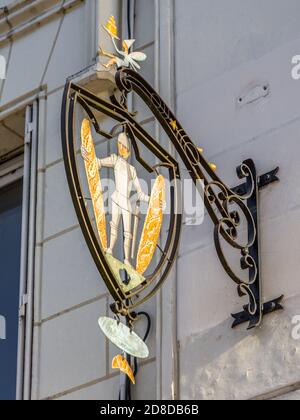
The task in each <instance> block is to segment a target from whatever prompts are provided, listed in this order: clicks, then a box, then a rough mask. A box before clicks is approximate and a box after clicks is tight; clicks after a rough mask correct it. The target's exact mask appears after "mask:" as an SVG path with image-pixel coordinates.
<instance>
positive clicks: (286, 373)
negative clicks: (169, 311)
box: [180, 297, 300, 400]
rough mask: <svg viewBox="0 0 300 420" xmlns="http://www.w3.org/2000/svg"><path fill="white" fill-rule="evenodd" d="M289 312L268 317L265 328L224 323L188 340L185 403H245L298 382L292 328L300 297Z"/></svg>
mask: <svg viewBox="0 0 300 420" xmlns="http://www.w3.org/2000/svg"><path fill="white" fill-rule="evenodd" d="M284 304H285V308H286V310H285V311H281V312H278V313H276V314H272V315H269V316H266V317H265V318H264V323H263V325H262V327H261V328H258V329H254V330H252V331H250V332H249V331H246V330H245V329H244V327H239V328H237V329H235V330H231V329H230V325H231V320H226V321H224V322H223V323H221V324H219V325H218V326H216V327H215V328H212V329H210V330H208V331H206V332H204V333H203V334H200V335H197V336H196V335H194V336H191V337H189V338H188V339H187V340H185V341H184V342H183V343H181V348H180V382H181V398H182V399H195V400H206V399H207V400H217V399H221V400H224V399H226V400H240V399H242V400H244V399H251V398H254V397H256V396H259V395H262V394H264V393H266V392H269V391H270V389H275V390H276V389H278V388H281V387H283V386H286V385H287V384H290V383H292V382H293V380H294V381H295V382H296V381H297V380H299V374H297V369H295V367H296V366H299V365H300V340H295V339H294V338H293V334H292V332H293V328H294V327H295V326H294V325H293V323H292V320H293V317H294V316H295V313H297V308H298V312H299V304H300V298H299V297H298V298H292V299H289V300H288V301H285V303H284Z"/></svg>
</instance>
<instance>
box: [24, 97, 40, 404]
mask: <svg viewBox="0 0 300 420" xmlns="http://www.w3.org/2000/svg"><path fill="white" fill-rule="evenodd" d="M37 121H38V103H37V101H35V102H34V104H33V105H32V119H31V124H32V129H33V131H32V136H31V167H30V210H29V226H28V228H29V229H28V270H27V288H26V289H27V290H26V294H27V296H28V298H27V311H26V341H25V364H24V392H23V399H24V400H30V399H31V371H32V338H33V299H34V268H35V267H34V266H35V261H34V260H35V239H36V238H35V234H36V181H37V147H38V145H37Z"/></svg>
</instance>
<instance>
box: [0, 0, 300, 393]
mask: <svg viewBox="0 0 300 420" xmlns="http://www.w3.org/2000/svg"><path fill="white" fill-rule="evenodd" d="M0 7H1V9H0V55H1V60H0V66H1V69H0V75H1V80H0V233H1V237H0V250H1V255H0V261H1V266H2V267H4V269H3V272H2V273H1V283H0V288H1V289H0V355H1V360H0V366H1V370H2V372H3V371H4V375H3V374H1V377H0V398H2V399H5V398H11V399H14V398H15V397H16V396H17V398H18V399H32V400H39V399H42V400H45V399H50V400H60V399H61V400H63V399H67V400H69V399H74V400H76V399H100V400H109V399H112V400H115V399H118V395H119V388H120V377H119V374H118V373H117V372H115V371H114V370H112V369H111V366H110V363H111V359H112V357H113V356H114V355H115V354H117V352H118V351H117V349H116V348H115V347H114V346H113V345H112V344H110V343H109V342H108V341H107V340H106V339H105V338H104V336H103V335H102V334H101V332H100V330H99V327H98V325H97V319H98V318H99V316H100V315H105V314H107V315H108V314H109V313H110V309H109V305H110V303H111V298H110V295H109V293H108V291H107V289H106V286H105V284H104V283H103V282H102V281H101V278H100V276H99V273H98V270H97V269H96V266H95V264H94V262H93V259H92V257H91V255H90V253H89V251H88V248H87V246H86V242H85V240H84V237H83V235H82V232H81V229H80V226H79V223H78V219H77V217H76V214H75V211H74V207H73V204H72V200H71V196H70V192H69V187H68V183H67V178H66V173H65V168H64V162H63V151H62V146H61V127H60V124H61V103H62V95H63V90H64V86H65V83H66V80H67V79H68V80H73V81H75V82H76V83H78V84H81V85H82V86H84V87H86V88H87V89H89V90H91V91H92V92H93V93H95V94H96V95H104V96H107V95H108V93H109V92H111V90H112V89H113V88H114V78H113V75H112V72H111V71H108V70H105V68H104V67H103V66H102V64H103V61H102V60H103V59H102V58H101V57H99V55H98V48H99V45H100V44H101V45H103V46H104V47H105V48H107V49H109V48H111V46H110V44H109V43H108V41H107V39H106V38H105V37H104V36H103V31H102V32H101V25H103V24H104V23H105V22H106V21H107V19H108V17H109V16H110V15H114V16H115V18H116V21H117V23H118V27H119V29H120V32H121V34H122V37H123V38H127V37H129V38H130V36H129V35H130V33H129V32H131V35H133V37H134V38H135V39H136V50H138V51H143V52H145V53H146V54H147V57H148V59H147V61H146V62H145V63H144V64H143V66H142V69H141V72H140V73H141V75H142V76H143V77H144V78H145V79H146V80H148V82H149V83H150V84H151V85H152V86H154V88H155V89H156V90H157V91H158V92H159V94H160V95H161V96H162V97H163V98H164V100H165V101H166V102H167V103H168V105H169V106H170V108H171V109H173V110H174V112H175V114H176V115H177V117H178V119H179V120H180V121H181V123H182V125H183V126H184V127H185V130H186V131H187V132H188V133H189V134H190V136H191V138H192V139H193V141H194V142H195V143H196V144H197V145H198V146H199V147H201V148H204V153H205V156H206V157H207V158H208V159H209V161H210V162H214V163H215V164H216V165H217V167H218V173H219V174H220V176H221V177H222V179H223V180H224V181H226V183H227V184H228V185H230V186H235V185H237V184H238V180H237V178H236V172H235V168H236V167H237V166H238V165H240V164H241V162H242V161H243V160H245V159H247V158H252V159H253V160H254V161H255V163H256V165H257V170H258V172H259V174H263V173H265V172H268V171H270V170H272V169H274V168H275V167H278V166H279V167H280V175H279V177H280V182H278V183H275V184H272V185H269V186H268V187H266V188H265V189H263V190H262V191H261V192H260V208H259V211H260V232H261V244H260V245H261V277H262V279H263V296H264V301H268V300H270V299H274V298H276V297H278V296H280V295H284V300H283V306H284V311H278V312H275V313H273V314H270V315H268V316H265V317H264V318H263V323H262V325H261V326H260V327H259V328H257V329H254V330H251V331H246V327H245V325H243V326H239V327H238V328H236V329H231V324H232V318H231V313H235V312H239V311H240V310H241V307H242V305H243V304H246V301H245V302H243V300H242V299H241V298H240V297H239V296H238V295H237V293H236V287H235V286H234V283H233V282H232V281H230V279H229V277H228V276H227V274H226V273H225V272H224V270H223V269H222V266H221V264H220V262H219V260H218V258H217V255H216V250H215V245H214V241H213V225H212V222H211V220H210V218H209V217H208V216H207V215H206V217H205V218H204V223H201V224H200V225H198V224H195V225H191V224H189V223H184V225H183V232H182V237H181V243H180V251H179V254H178V257H177V260H176V264H174V267H173V270H172V273H171V275H170V277H169V279H168V280H167V282H166V283H165V285H164V286H163V288H162V289H161V290H160V291H159V292H158V293H157V294H156V295H155V296H154V297H153V298H152V299H151V300H149V301H148V302H147V303H145V304H144V305H143V307H142V308H141V309H142V310H145V311H147V312H148V313H149V315H150V317H151V321H152V324H151V331H150V336H149V339H148V346H149V349H150V356H149V358H148V359H147V360H145V361H143V362H141V363H140V365H139V371H138V374H137V378H136V381H137V385H136V386H135V387H134V388H133V390H132V393H133V395H132V397H133V399H152V400H156V399H158V400H160V399H164V400H171V399H195V400H202V399H204V400H205V399H233V400H239V399H242V400H245V399H299V398H300V373H299V369H298V367H299V364H300V333H299V323H300V281H299V279H298V275H299V271H300V258H299V256H300V245H299V244H300V242H299V239H298V236H299V233H300V210H299V209H300V187H299V185H298V178H297V173H299V172H300V165H299V162H298V151H299V136H300V114H299V109H300V107H299V97H300V95H299V93H300V80H298V79H299V74H298V63H299V62H300V58H299V55H300V42H299V40H300V29H299V24H298V20H299V19H298V17H299V15H300V4H299V2H298V1H297V0H290V1H289V2H284V1H282V0H263V1H258V0H251V1H250V0H247V1H243V2H241V1H239V0H228V1H227V2H222V1H221V0H214V1H211V0H210V1H208V0H203V1H198V0H188V2H186V1H183V0H161V1H160V0H135V1H134V0H131V1H129V2H127V1H125V0H123V1H121V0H64V1H62V0H18V1H12V2H8V1H7V0H6V1H5V0H4V1H2V2H1V1H0ZM129 28H130V30H129ZM132 107H133V109H134V110H137V111H138V119H139V122H140V123H141V124H142V125H143V127H144V128H145V129H146V130H147V131H148V132H150V133H151V134H152V135H153V136H155V137H156V138H161V139H162V140H161V141H162V142H163V141H164V140H163V135H162V133H161V129H160V127H159V125H158V123H157V121H156V120H155V118H154V117H153V115H152V114H151V113H150V112H149V111H148V110H147V109H146V107H145V106H144V105H143V104H142V102H141V101H140V100H139V99H138V98H137V97H136V96H133V97H132ZM103 123H104V124H105V121H104V122H103ZM97 150H98V153H99V154H100V155H102V154H103V156H106V154H107V153H108V152H109V150H107V149H105V148H104V147H103V145H102V144H101V143H99V144H98V145H97ZM170 153H175V152H174V150H173V149H172V148H170ZM185 176H186V177H188V174H185ZM2 288H3V290H2ZM137 328H138V331H139V332H140V334H141V335H143V331H144V330H145V325H144V323H143V321H140V322H139V325H138V327H137ZM8 355H9V356H8ZM15 389H17V394H16V393H15Z"/></svg>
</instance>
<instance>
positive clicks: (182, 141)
mask: <svg viewBox="0 0 300 420" xmlns="http://www.w3.org/2000/svg"><path fill="white" fill-rule="evenodd" d="M105 30H106V32H107V33H108V34H109V36H110V38H111V41H112V45H113V47H114V48H115V53H110V52H106V51H104V50H103V49H100V54H101V55H102V56H104V57H107V59H108V61H107V64H105V66H106V67H107V68H114V67H115V68H116V72H115V82H116V87H117V88H116V90H115V93H114V94H113V96H111V98H110V100H105V99H103V98H101V97H98V96H96V95H95V94H93V93H92V92H90V91H88V90H87V89H85V88H83V87H82V86H79V85H77V84H75V83H72V82H67V84H66V87H65V91H64V97H63V107H62V146H63V152H64V161H65V168H66V173H67V178H68V183H69V187H70V192H71V195H72V199H73V203H74V207H75V210H76V213H77V217H78V220H79V223H80V226H81V229H82V232H83V234H84V237H85V239H86V243H87V246H88V248H89V250H90V252H91V254H92V256H93V259H94V261H95V264H96V266H97V268H98V270H99V274H100V276H101V278H102V279H103V281H104V282H105V284H106V286H107V288H108V290H109V292H110V294H111V297H112V299H113V301H114V303H113V304H112V305H111V309H112V311H113V313H114V314H115V319H110V318H105V317H104V318H103V317H102V318H100V320H99V325H100V327H101V329H102V330H103V331H104V333H105V334H106V335H107V336H108V337H109V338H110V339H111V340H112V341H113V342H114V343H115V344H116V345H117V346H118V347H120V348H121V349H122V350H124V351H125V352H126V353H128V354H131V355H133V356H135V357H141V358H143V357H147V356H148V349H147V347H146V345H145V343H144V342H143V341H142V340H141V339H139V337H138V336H137V335H136V334H135V333H134V332H133V327H134V322H135V320H136V319H137V308H138V307H139V306H140V305H141V304H143V303H144V302H146V301H147V300H148V299H150V298H151V297H152V296H154V295H155V293H156V292H157V291H158V290H159V289H160V288H161V286H162V285H163V283H164V281H165V280H166V278H167V277H168V274H169V273H170V270H171V268H172V266H173V264H174V262H175V259H176V255H177V251H178V247H179V243H180V231H181V226H182V214H181V183H180V179H181V163H179V160H180V161H181V162H182V163H183V165H184V167H185V170H187V172H188V174H189V176H190V177H191V179H192V180H193V183H194V184H195V186H196V187H197V188H198V186H199V185H200V183H199V181H201V185H203V189H202V191H201V194H202V196H203V200H204V205H205V207H206V210H207V213H208V215H209V217H210V219H211V220H212V222H213V225H214V235H213V237H214V242H215V246H216V251H217V256H218V258H219V260H220V262H221V264H222V266H223V268H224V269H225V271H226V273H227V274H228V275H229V277H230V278H231V279H232V280H233V281H234V283H235V284H236V286H237V290H238V294H239V296H241V297H242V296H246V297H248V304H247V305H245V306H244V308H243V310H242V311H241V312H240V313H238V314H234V315H233V318H234V323H233V327H235V326H237V325H239V324H241V323H244V322H248V325H249V328H254V327H257V326H259V325H260V323H261V321H262V317H263V315H265V314H267V313H270V312H273V311H276V310H279V309H282V306H281V305H280V301H281V299H282V297H280V298H278V299H274V300H272V301H270V302H267V303H264V302H263V300H262V282H261V272H260V249H259V213H258V200H259V190H260V189H262V188H264V187H266V186H267V185H268V184H270V183H273V182H275V181H278V178H277V173H278V168H276V169H274V170H273V171H271V172H269V173H266V174H264V175H262V176H258V175H257V173H256V168H255V164H254V162H253V161H252V160H251V159H247V160H245V161H244V162H242V164H241V165H240V166H239V167H238V169H237V175H238V178H239V179H240V180H241V182H240V185H238V186H237V187H234V188H230V187H228V186H227V185H226V184H225V183H224V182H223V181H222V179H221V178H220V177H219V176H218V174H217V168H216V166H215V165H214V164H212V163H210V162H208V161H207V160H206V159H205V157H204V155H203V150H202V149H201V148H199V147H198V146H196V145H195V144H194V143H193V142H192V140H191V139H190V137H189V136H188V135H187V133H186V132H185V130H184V129H183V127H182V125H181V124H180V122H179V121H178V119H177V118H176V116H175V115H174V114H173V113H172V111H171V110H170V109H169V107H168V106H167V105H166V103H165V102H164V101H163V100H162V98H161V97H160V96H159V94H158V93H157V92H156V91H155V90H154V89H153V88H152V87H151V86H150V85H149V83H148V82H147V81H146V80H145V79H143V78H142V77H141V75H139V74H138V72H137V70H139V68H140V64H141V62H142V61H144V60H145V59H146V56H145V54H143V53H139V52H133V53H131V52H130V48H131V47H132V45H133V42H134V40H125V41H123V42H122V49H119V48H118V46H117V42H118V35H117V28H116V25H115V20H114V18H113V17H111V18H110V19H109V21H108V23H107V25H106V26H105ZM132 92H133V93H134V94H135V95H136V96H137V97H139V98H140V99H141V100H142V101H143V102H144V104H145V105H146V106H147V107H148V109H149V111H150V112H151V113H152V114H153V116H154V118H155V119H156V121H157V122H158V123H159V124H160V127H161V129H162V130H163V131H164V132H165V134H166V136H167V138H168V140H169V142H170V143H171V144H172V145H173V147H174V149H175V150H176V152H177V153H176V155H175V153H174V154H171V153H170V152H169V150H170V149H171V148H170V147H168V145H167V146H163V144H162V142H161V141H160V139H158V138H154V137H153V135H152V134H150V133H149V132H148V131H147V130H146V129H145V126H143V125H141V124H140V123H139V122H138V118H137V115H136V113H135V112H133V111H132V110H130V109H129V107H128V95H129V94H130V93H132ZM177 156H178V157H177ZM140 173H143V174H144V175H145V176H146V175H147V177H148V181H149V180H150V181H152V183H151V185H152V188H151V190H150V191H148V192H147V191H146V189H145V188H144V186H143V185H142V184H141V178H140ZM107 174H110V178H111V175H113V181H114V187H113V188H112V189H110V188H108V189H107V188H106V186H105V185H106V181H105V182H104V177H105V176H106V175H107ZM144 175H143V176H144ZM104 184H105V185H104ZM166 185H168V188H167V187H166ZM132 192H134V193H135V197H136V200H135V201H134V202H132ZM107 206H109V211H108V210H107ZM142 207H144V212H142V211H141V209H142ZM166 207H168V209H169V211H168V214H167V215H166V214H165V209H166ZM163 233H165V234H163ZM162 238H163V240H162ZM228 247H229V248H230V249H231V250H232V251H234V252H235V253H236V254H237V256H238V257H239V264H240V265H239V267H238V268H237V270H235V269H234V268H233V267H232V265H231V263H230V262H229V261H231V260H232V259H230V260H228V258H227V257H226V256H225V255H226V252H225V248H228ZM202 270H205V267H203V268H202ZM186 281H187V282H188V278H186ZM199 281H201V279H199ZM121 317H124V318H125V319H126V324H127V325H124V324H122V323H120V319H121ZM114 363H115V365H119V364H122V360H119V359H118V360H115V361H114ZM123 368H124V369H125V370H126V366H124V367H123Z"/></svg>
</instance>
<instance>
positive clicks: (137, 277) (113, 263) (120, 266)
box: [106, 254, 146, 293]
mask: <svg viewBox="0 0 300 420" xmlns="http://www.w3.org/2000/svg"><path fill="white" fill-rule="evenodd" d="M106 258H107V261H108V263H109V265H110V267H111V269H112V272H113V273H114V276H115V277H116V279H117V281H118V283H119V285H120V287H121V288H122V290H123V292H124V293H128V292H130V291H131V290H133V289H135V288H136V287H138V286H140V285H141V284H142V283H144V282H145V280H146V279H145V277H144V276H143V275H142V274H140V273H138V272H137V271H136V270H135V269H134V268H133V267H132V266H129V265H125V264H124V263H122V262H121V261H119V260H118V259H117V258H115V257H113V256H112V255H110V254H106ZM122 270H125V271H126V272H127V274H128V276H129V278H130V281H129V283H128V285H126V284H124V282H123V281H122V278H121V274H120V271H122Z"/></svg>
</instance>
